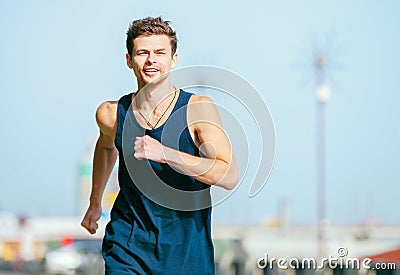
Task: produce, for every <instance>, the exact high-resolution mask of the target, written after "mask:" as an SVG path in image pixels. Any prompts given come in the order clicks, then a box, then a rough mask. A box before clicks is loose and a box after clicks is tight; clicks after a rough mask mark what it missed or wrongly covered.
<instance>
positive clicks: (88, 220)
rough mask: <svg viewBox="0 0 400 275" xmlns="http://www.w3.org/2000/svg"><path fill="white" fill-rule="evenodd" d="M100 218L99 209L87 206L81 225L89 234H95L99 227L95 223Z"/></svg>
mask: <svg viewBox="0 0 400 275" xmlns="http://www.w3.org/2000/svg"><path fill="white" fill-rule="evenodd" d="M100 216H101V207H100V206H99V207H93V206H92V205H89V208H88V210H87V211H86V214H85V217H84V218H83V220H82V222H81V225H82V226H83V227H84V228H86V230H87V231H89V233H90V234H94V233H96V230H97V228H99V225H98V224H97V221H98V220H99V219H100Z"/></svg>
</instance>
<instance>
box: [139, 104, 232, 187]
mask: <svg viewBox="0 0 400 275" xmlns="http://www.w3.org/2000/svg"><path fill="white" fill-rule="evenodd" d="M188 108H189V109H188V110H189V111H188V122H189V125H191V127H193V128H194V131H195V133H196V143H198V146H199V149H200V151H201V152H202V153H203V154H204V155H205V157H197V156H193V155H190V154H187V153H183V152H180V151H177V150H174V149H171V148H168V147H166V146H163V145H162V144H160V143H159V142H158V141H157V140H155V139H152V138H151V137H149V136H144V137H138V138H136V142H135V157H136V158H138V159H142V158H147V159H151V160H153V161H158V162H163V163H168V164H169V165H171V166H173V167H175V168H177V169H178V170H180V171H181V172H183V173H184V174H187V175H190V176H192V177H194V178H195V179H197V180H199V181H202V182H204V183H206V184H209V185H218V186H221V187H223V188H225V189H233V188H234V187H235V186H236V185H237V182H238V171H237V166H236V162H235V158H234V155H233V152H232V149H231V147H230V144H229V141H228V139H227V137H226V135H225V132H224V130H223V128H222V122H221V119H220V116H219V113H218V111H217V109H216V107H215V105H214V103H213V102H212V101H211V99H210V98H208V97H203V96H202V97H199V96H195V98H194V100H191V102H190V103H189V107H188Z"/></svg>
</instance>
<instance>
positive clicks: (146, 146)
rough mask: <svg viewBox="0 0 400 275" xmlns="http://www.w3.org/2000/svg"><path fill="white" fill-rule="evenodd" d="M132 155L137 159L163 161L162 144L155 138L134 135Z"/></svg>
mask: <svg viewBox="0 0 400 275" xmlns="http://www.w3.org/2000/svg"><path fill="white" fill-rule="evenodd" d="M134 150H135V153H134V155H133V156H134V157H135V158H137V159H138V160H142V159H149V160H152V161H155V162H161V163H165V162H166V161H165V157H164V152H163V150H164V146H163V145H162V144H161V143H160V142H159V141H158V140H156V139H154V138H152V137H150V136H148V135H145V136H143V137H136V140H135V146H134Z"/></svg>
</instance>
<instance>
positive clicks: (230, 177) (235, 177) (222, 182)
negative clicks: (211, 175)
mask: <svg viewBox="0 0 400 275" xmlns="http://www.w3.org/2000/svg"><path fill="white" fill-rule="evenodd" d="M238 183H239V174H238V172H237V170H236V169H233V171H229V173H227V174H225V175H224V177H223V178H222V179H219V180H216V181H215V183H214V184H215V185H217V186H220V187H222V188H224V189H226V190H233V189H234V188H235V187H236V186H237V185H238Z"/></svg>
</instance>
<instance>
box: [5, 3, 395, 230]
mask: <svg viewBox="0 0 400 275" xmlns="http://www.w3.org/2000/svg"><path fill="white" fill-rule="evenodd" d="M399 14H400V3H399V2H398V1H394V0H393V1H381V2H377V1H343V0H340V1H319V0H315V1H301V2H300V1H254V0H248V1H241V2H239V3H235V2H234V1H208V0H207V1H198V2H196V3H189V2H182V1H152V2H145V1H142V2H138V1H114V2H112V1H92V0H90V1H23V0H17V1H11V0H9V1H1V3H0V35H1V45H0V61H1V62H0V73H1V81H0V91H1V95H2V100H1V101H0V121H1V126H2V130H1V132H2V135H1V137H0V141H1V142H0V146H1V152H2V157H1V164H0V174H1V179H0V190H1V191H0V194H1V195H0V211H12V212H14V213H16V214H19V213H23V214H26V215H31V216H38V215H45V216H69V215H74V214H76V207H77V206H76V205H77V176H78V163H79V160H80V158H81V155H82V154H83V153H84V151H85V150H86V147H87V146H88V137H89V136H91V135H93V134H95V133H96V131H97V130H96V124H95V120H94V113H95V110H96V107H97V106H98V105H99V104H100V103H101V102H102V101H104V100H108V99H117V98H119V97H120V96H121V95H123V94H124V93H127V92H129V91H131V90H132V89H134V88H135V79H134V78H133V76H132V74H131V72H130V71H129V70H128V69H127V67H126V65H125V60H124V58H125V57H124V55H125V32H126V30H127V28H128V26H129V23H130V22H131V21H132V20H133V19H136V18H140V17H145V16H148V15H150V16H159V15H162V16H163V17H164V18H165V19H168V20H171V21H172V23H173V26H174V28H175V29H176V31H177V33H178V39H179V46H178V53H179V65H178V67H183V66H188V65H199V64H201V65H215V66H219V67H223V68H226V69H229V70H231V71H233V72H236V73H238V74H239V75H241V76H242V77H244V78H245V79H247V80H248V81H249V82H250V83H252V84H253V85H254V87H255V88H256V89H257V90H258V91H259V92H260V93H261V94H262V96H263V98H264V99H265V101H266V102H267V104H268V106H269V108H270V111H271V113H272V116H273V118H274V122H275V127H276V143H277V148H276V159H275V166H274V169H273V171H272V174H271V177H270V179H269V181H268V183H267V186H266V187H265V188H264V189H263V190H262V192H261V193H260V194H259V195H258V196H256V197H255V198H252V199H249V198H246V196H245V194H246V193H247V190H248V187H249V185H247V184H246V187H245V188H240V189H239V190H238V192H237V193H236V194H235V195H234V197H233V198H231V199H229V200H227V201H226V202H224V203H223V204H221V205H218V206H217V207H215V209H214V220H215V221H216V222H234V223H243V222H259V221H262V220H265V219H268V218H270V217H272V216H274V215H276V213H277V211H278V203H279V201H280V200H281V199H283V198H285V199H287V200H289V202H290V217H291V220H292V221H293V222H295V223H313V222H315V220H316V175H315V166H316V165H315V99H314V95H313V94H314V92H313V85H312V76H313V71H312V67H311V62H312V60H311V56H312V52H313V45H314V44H318V43H319V44H324V43H325V42H324V41H328V42H326V45H327V46H325V49H327V50H328V51H329V57H331V58H333V60H334V61H335V65H333V66H332V72H330V74H329V76H330V78H329V83H328V84H330V86H331V89H332V99H331V101H330V102H329V103H328V105H327V107H326V118H327V119H326V125H327V140H326V144H327V149H326V150H327V167H326V169H327V179H326V180H327V185H328V187H327V192H328V194H327V218H328V219H329V220H330V221H331V222H332V223H353V224H354V223H359V222H361V221H362V220H363V219H365V218H367V217H370V216H373V217H376V218H378V219H379V220H381V221H382V222H383V223H396V224H398V223H399V222H400V211H398V202H397V201H398V196H399V195H398V194H399V193H400V172H399V155H400V133H399V131H400V122H399V118H400V108H398V106H396V105H398V103H399V102H400V100H399V99H400V95H399V91H400V80H399V77H398V75H399V64H400V53H399V49H400V31H399V27H398V26H400V17H399V16H398V15H399ZM329 41H331V42H329Z"/></svg>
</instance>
